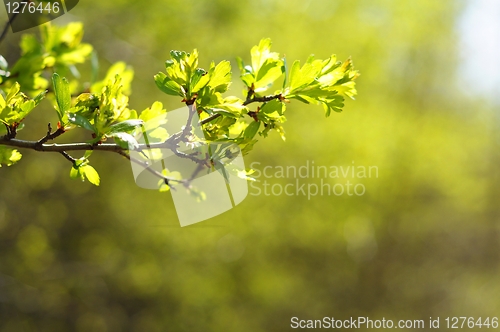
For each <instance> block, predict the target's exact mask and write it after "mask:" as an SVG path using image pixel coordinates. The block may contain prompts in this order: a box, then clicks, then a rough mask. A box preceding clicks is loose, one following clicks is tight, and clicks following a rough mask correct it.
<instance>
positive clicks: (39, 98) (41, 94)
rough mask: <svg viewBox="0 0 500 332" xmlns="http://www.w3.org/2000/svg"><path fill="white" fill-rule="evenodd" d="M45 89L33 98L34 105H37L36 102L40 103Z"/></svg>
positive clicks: (44, 94)
mask: <svg viewBox="0 0 500 332" xmlns="http://www.w3.org/2000/svg"><path fill="white" fill-rule="evenodd" d="M47 92H48V91H47V90H44V91H42V92H40V93H39V94H38V95H37V96H36V97H35V98H33V100H34V101H35V106H37V105H38V104H40V102H41V101H42V100H43V99H45V96H46V95H47Z"/></svg>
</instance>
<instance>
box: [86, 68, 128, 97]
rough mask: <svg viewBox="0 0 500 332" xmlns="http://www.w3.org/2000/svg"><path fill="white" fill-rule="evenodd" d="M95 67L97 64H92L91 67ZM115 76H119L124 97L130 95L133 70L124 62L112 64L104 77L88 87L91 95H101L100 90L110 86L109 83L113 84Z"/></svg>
mask: <svg viewBox="0 0 500 332" xmlns="http://www.w3.org/2000/svg"><path fill="white" fill-rule="evenodd" d="M94 65H95V66H97V64H94V63H93V66H94ZM116 75H118V76H120V78H121V85H122V92H123V93H124V94H125V95H130V93H131V88H130V87H131V84H132V80H133V78H134V70H133V69H132V67H130V66H127V64H126V63H125V62H122V61H119V62H117V63H115V64H113V65H112V66H111V67H110V68H109V69H108V71H107V73H106V77H105V78H104V79H103V80H102V81H99V82H96V83H94V84H92V86H91V87H90V91H91V92H92V93H101V92H102V89H103V88H104V87H105V86H106V85H108V84H110V82H113V81H114V80H115V78H116Z"/></svg>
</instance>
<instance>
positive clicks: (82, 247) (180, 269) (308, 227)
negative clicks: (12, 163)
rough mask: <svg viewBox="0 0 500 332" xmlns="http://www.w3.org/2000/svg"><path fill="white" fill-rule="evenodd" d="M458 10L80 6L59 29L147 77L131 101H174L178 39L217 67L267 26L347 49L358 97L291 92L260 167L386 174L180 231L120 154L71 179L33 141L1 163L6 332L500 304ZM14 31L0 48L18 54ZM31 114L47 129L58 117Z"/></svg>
mask: <svg viewBox="0 0 500 332" xmlns="http://www.w3.org/2000/svg"><path fill="white" fill-rule="evenodd" d="M461 10H462V6H461V5H460V3H459V2H455V1H439V2H436V1H430V0H429V1H424V0H421V1H418V2H411V4H409V3H406V2H396V1H385V0H380V1H362V0H359V1H319V0H317V1H287V2H282V1H272V0H267V1H264V0H261V1H252V2H240V3H236V2H234V1H228V0H214V1H156V2H153V3H149V4H147V5H145V4H144V3H141V2H137V1H128V0H121V1H113V2H97V1H81V2H80V4H79V5H78V6H77V7H75V9H74V10H73V11H72V12H71V14H70V15H65V16H63V17H61V18H59V19H58V20H59V21H58V22H57V23H59V22H60V24H62V23H64V22H65V21H71V20H79V21H82V22H84V24H85V29H86V34H85V37H84V38H85V41H86V42H90V43H92V44H93V46H94V47H95V49H96V50H97V51H98V53H99V56H100V60H101V64H102V66H101V67H102V68H103V72H102V73H101V74H102V75H104V68H106V67H108V64H111V63H114V62H116V61H119V60H123V61H126V62H127V63H129V64H130V65H131V66H132V67H133V68H134V69H135V80H134V82H133V84H132V97H133V98H131V107H132V108H135V109H144V108H146V107H148V106H150V102H151V101H152V100H160V101H161V102H162V103H163V104H164V106H165V107H166V108H167V109H173V108H177V107H179V105H178V104H177V101H176V100H175V98H170V97H168V96H166V95H163V94H162V93H161V92H160V91H158V89H157V88H156V86H155V83H154V81H153V80H152V77H153V75H155V74H156V73H157V72H158V71H160V70H163V66H162V63H163V61H164V60H165V59H167V58H168V52H169V51H170V50H171V49H181V50H191V49H194V48H197V49H198V51H199V52H200V54H203V56H202V58H201V60H200V61H201V63H200V66H201V67H204V68H208V67H209V62H208V61H210V60H212V59H213V60H215V61H216V63H217V62H219V61H221V60H224V59H231V60H233V59H234V58H235V56H237V55H240V56H242V55H246V54H248V49H249V48H250V47H251V46H253V45H255V44H256V43H257V42H258V41H259V40H260V39H261V38H263V37H270V38H271V39H272V40H273V49H275V50H278V51H280V52H283V53H285V54H286V55H287V57H288V58H290V59H302V61H304V60H305V59H306V58H307V56H308V55H309V54H310V53H311V52H314V53H315V54H316V55H317V57H318V58H321V59H324V58H327V57H328V56H329V55H330V54H332V53H336V54H337V55H338V57H339V58H340V59H345V58H347V57H348V56H352V57H353V59H355V60H356V67H357V68H358V69H359V70H360V71H361V72H362V74H363V76H362V77H361V78H360V80H359V81H358V90H359V93H360V95H359V97H358V98H357V99H358V100H357V101H356V102H347V105H346V109H345V111H344V112H343V113H341V114H333V116H332V117H330V118H329V119H325V118H324V114H323V113H322V112H321V111H318V109H317V107H313V106H306V105H302V104H297V103H295V105H294V104H292V105H291V106H290V108H289V111H287V112H288V119H289V121H288V122H287V123H286V130H287V142H286V143H284V142H283V141H282V140H281V139H280V137H279V135H277V134H276V133H274V134H273V135H270V137H268V139H267V140H268V141H267V142H266V143H268V144H266V145H264V144H263V145H262V146H260V147H259V148H260V149H256V151H255V153H254V154H252V155H249V156H248V157H247V159H246V162H247V163H248V164H250V163H251V162H254V161H258V162H261V165H262V167H263V166H266V165H271V166H274V165H282V166H287V165H295V166H301V165H304V164H305V163H306V161H314V162H315V163H316V164H317V165H327V166H329V165H345V166H347V165H352V162H353V161H354V163H355V165H365V166H368V165H376V166H378V168H379V177H378V178H371V179H365V180H363V183H364V185H365V186H366V189H367V190H366V194H365V195H363V196H359V197H358V196H339V197H334V196H317V197H313V198H311V200H305V199H304V197H303V196H293V197H288V196H278V197H276V196H267V197H266V196H264V195H261V196H249V197H248V198H247V199H246V200H245V201H244V202H243V203H241V204H240V205H239V206H238V207H237V208H235V209H233V210H231V211H229V212H226V213H225V214H223V215H221V216H219V217H216V218H213V219H212V220H209V221H206V222H203V223H201V224H199V225H196V226H191V227H188V228H182V229H181V228H180V227H179V226H178V222H177V219H176V216H175V213H174V209H173V204H172V201H171V198H170V196H169V194H160V193H158V192H156V191H148V190H142V189H140V188H138V187H137V186H136V185H135V183H134V181H133V178H132V175H131V170H130V167H129V165H128V164H125V163H124V161H123V160H122V158H121V157H120V156H118V155H116V156H114V155H100V156H93V157H94V162H93V165H94V167H95V168H96V169H97V170H98V171H99V172H100V174H101V177H102V181H101V186H100V187H99V188H96V187H93V186H92V185H91V184H89V183H83V184H82V183H79V182H75V181H72V180H71V179H69V178H67V177H66V176H60V173H61V172H63V173H64V174H66V172H67V166H68V165H67V161H66V160H64V159H63V158H60V157H57V156H53V155H45V154H40V153H36V152H31V151H26V152H24V151H23V152H24V155H25V156H24V159H23V160H22V161H21V162H20V163H19V164H18V165H16V167H2V168H1V169H0V238H1V241H0V250H1V255H0V331H22V330H25V331H68V330H75V331H89V330H94V331H129V330H130V331H167V330H168V331H201V330H203V331H221V330H234V331H286V330H289V326H290V325H289V324H290V318H291V317H292V316H299V317H304V318H321V317H323V316H335V317H339V318H348V317H350V316H358V315H366V316H368V317H370V318H373V319H377V318H381V317H386V318H391V319H428V317H429V316H433V317H435V316H441V317H444V316H453V315H457V316H460V315H467V316H493V315H497V314H498V312H499V311H500V301H499V300H498V298H500V297H499V294H500V288H499V285H500V282H499V281H500V280H499V265H498V261H499V258H500V257H499V253H500V250H499V249H500V248H499V243H500V241H499V231H500V230H499V226H498V218H499V214H500V211H499V209H498V203H497V197H498V196H499V194H500V193H499V189H498V188H499V179H500V177H499V176H498V164H499V160H500V154H499V152H498V151H499V149H498V134H497V133H496V131H497V126H498V122H497V121H498V120H497V118H496V115H495V113H494V112H493V106H492V105H491V104H489V103H488V102H487V101H485V100H480V99H474V97H471V96H470V95H469V96H468V97H466V96H465V95H464V93H463V91H464V87H463V86H459V85H457V84H456V83H455V82H456V81H455V78H456V76H457V70H458V68H459V66H460V65H461V63H460V59H459V58H457V52H456V51H457V45H458V44H457V36H456V30H455V25H456V20H457V17H458V15H459V14H460V11H461ZM2 15H4V14H2ZM3 19H5V17H3ZM18 38H19V34H16V35H10V36H9V37H8V39H6V40H5V41H4V43H3V44H2V45H1V49H0V51H1V53H2V54H7V55H9V56H11V57H12V59H15V58H16V57H17V55H16V54H15V49H17V44H18V42H19V40H18ZM12 59H7V60H9V61H10V62H12ZM243 60H246V61H247V62H248V61H249V58H248V57H247V58H246V59H245V58H244V59H243ZM203 61H206V62H205V63H203ZM232 66H233V67H234V68H236V67H237V64H236V62H235V61H232ZM82 72H84V71H82ZM471 84H473V83H471ZM465 88H466V87H465ZM241 89H242V86H237V85H233V86H231V91H232V92H233V93H234V94H238V93H239V91H241ZM134 103H135V104H134ZM47 112H52V113H53V110H50V111H49V109H48V108H47ZM53 115H54V116H55V114H53ZM31 117H32V119H29V120H28V119H27V121H29V122H27V123H26V125H27V126H28V125H29V126H35V127H36V126H38V125H39V124H40V122H39V121H40V119H46V117H47V114H43V112H34V113H33V114H32V116H31ZM56 119H57V118H55V119H54V121H56ZM41 123H45V122H41ZM45 130H46V128H45V126H44V125H43V126H40V131H39V133H41V134H43V133H44V132H45ZM35 132H36V131H35ZM39 133H36V134H35V136H34V137H31V139H38V138H40V135H39ZM28 138H29V137H28ZM70 138H72V137H69V139H70ZM34 160H36V162H34ZM270 181H272V182H273V183H283V184H286V183H288V182H289V179H270ZM280 181H281V182H280ZM332 181H333V180H332ZM335 181H336V180H335Z"/></svg>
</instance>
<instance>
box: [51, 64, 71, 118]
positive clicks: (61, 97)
mask: <svg viewBox="0 0 500 332" xmlns="http://www.w3.org/2000/svg"><path fill="white" fill-rule="evenodd" d="M52 83H53V84H54V94H55V95H56V102H57V108H56V110H57V114H58V115H59V121H61V122H62V118H63V116H64V113H66V111H68V110H69V109H70V108H71V93H70V90H69V83H68V80H67V79H66V78H61V77H60V76H59V75H58V74H57V73H54V75H52Z"/></svg>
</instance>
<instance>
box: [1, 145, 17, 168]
mask: <svg viewBox="0 0 500 332" xmlns="http://www.w3.org/2000/svg"><path fill="white" fill-rule="evenodd" d="M21 157H22V155H21V153H20V152H19V151H17V150H14V149H10V148H8V147H6V146H2V145H0V167H2V164H4V165H7V166H11V165H14V164H15V163H17V162H18V161H19V160H21Z"/></svg>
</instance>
